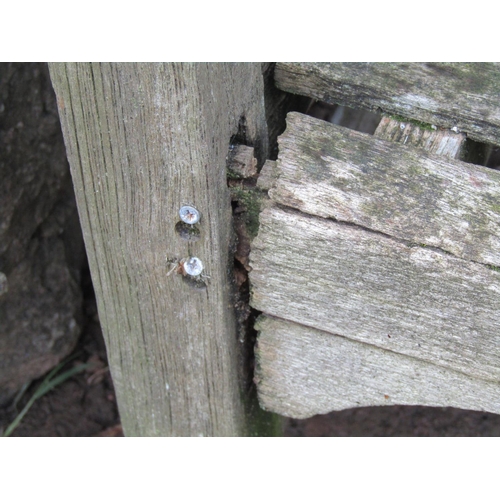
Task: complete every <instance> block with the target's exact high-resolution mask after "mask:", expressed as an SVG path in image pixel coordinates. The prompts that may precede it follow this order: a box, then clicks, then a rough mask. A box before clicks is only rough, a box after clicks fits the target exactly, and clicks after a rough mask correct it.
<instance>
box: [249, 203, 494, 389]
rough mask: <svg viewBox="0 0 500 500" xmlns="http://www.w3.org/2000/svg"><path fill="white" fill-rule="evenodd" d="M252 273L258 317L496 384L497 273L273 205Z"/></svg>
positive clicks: (263, 221) (265, 216) (263, 217)
mask: <svg viewBox="0 0 500 500" xmlns="http://www.w3.org/2000/svg"><path fill="white" fill-rule="evenodd" d="M250 265H251V267H252V271H251V273H250V280H251V283H252V300H251V305H252V307H254V308H255V309H258V310H260V311H263V312H265V313H267V314H270V315H272V316H276V317H279V318H283V319H288V320H291V321H294V322H297V323H300V324H303V325H307V326H311V327H314V328H318V329H320V330H324V331H327V332H329V333H332V334H336V335H341V336H345V337H348V338H351V339H355V340H359V341H362V342H366V343H368V344H372V345H375V346H379V347H381V348H384V349H387V350H391V351H394V352H399V353H401V354H406V355H409V356H412V357H414V358H419V359H422V360H425V361H429V362H432V363H435V364H437V365H440V366H443V367H448V368H452V369H456V370H458V371H461V372H463V373H465V374H468V375H470V376H475V377H480V378H483V379H485V380H492V381H500V334H499V331H498V325H499V324H500V308H499V306H498V304H499V303H500V272H497V271H494V270H492V269H489V268H488V267H487V266H484V265H482V264H476V263H473V262H468V261H464V260H462V259H459V258H456V257H453V256H451V255H448V254H445V253H444V252H442V251H439V250H434V249H430V248H423V247H420V246H412V245H409V244H407V243H405V242H402V241H398V240H396V239H393V238H390V237H387V236H384V235H382V234H379V233H374V232H371V231H367V230H365V229H362V228H359V227H357V226H353V225H349V224H345V223H338V222H334V221H332V220H327V219H321V218H319V217H312V216H309V215H305V214H302V213H300V212H297V211H291V210H283V209H280V208H276V207H267V208H266V209H264V211H263V212H261V214H260V230H259V234H258V236H257V237H256V238H255V240H254V241H253V243H252V252H251V254H250Z"/></svg>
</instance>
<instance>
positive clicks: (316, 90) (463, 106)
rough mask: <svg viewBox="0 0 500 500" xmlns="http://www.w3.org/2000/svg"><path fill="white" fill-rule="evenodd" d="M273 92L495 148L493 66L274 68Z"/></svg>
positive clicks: (499, 119) (499, 140)
mask: <svg viewBox="0 0 500 500" xmlns="http://www.w3.org/2000/svg"><path fill="white" fill-rule="evenodd" d="M274 77H275V83H276V85H277V87H278V88H280V89H282V90H285V91H287V92H292V93H294V94H302V95H306V96H309V97H314V98H316V99H319V100H322V101H326V102H328V103H332V104H333V103H339V104H345V105H347V106H352V107H366V108H368V109H371V110H375V111H380V110H382V111H385V112H389V113H396V114H400V115H403V116H405V117H407V118H412V119H416V120H420V121H423V122H426V123H431V124H434V125H438V126H443V127H446V128H453V127H458V129H459V130H460V131H463V132H466V133H467V135H468V136H469V137H472V138H473V139H476V140H478V141H481V142H488V143H493V144H497V145H500V100H499V99H498V96H499V95H500V64H499V63H277V65H276V68H275V73H274Z"/></svg>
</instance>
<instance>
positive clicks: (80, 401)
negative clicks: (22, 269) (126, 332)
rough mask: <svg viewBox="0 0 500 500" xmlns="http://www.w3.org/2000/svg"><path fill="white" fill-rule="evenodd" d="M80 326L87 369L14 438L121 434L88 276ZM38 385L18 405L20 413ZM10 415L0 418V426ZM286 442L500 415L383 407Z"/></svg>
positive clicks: (324, 418)
mask: <svg viewBox="0 0 500 500" xmlns="http://www.w3.org/2000/svg"><path fill="white" fill-rule="evenodd" d="M84 292H85V303H84V304H85V315H86V321H85V327H84V330H83V334H82V336H81V338H80V341H79V343H78V346H77V348H76V350H75V353H78V356H77V357H76V359H75V360H74V361H72V362H71V363H70V366H71V364H75V363H82V362H84V363H89V364H92V367H91V368H89V369H87V370H86V371H84V372H82V373H80V374H78V375H75V376H74V377H72V378H71V379H69V380H68V381H66V382H65V383H63V384H61V385H60V386H58V387H56V388H55V389H53V390H52V391H51V392H49V393H48V394H46V395H45V396H43V397H42V398H40V399H39V400H38V401H37V402H36V403H35V404H34V405H33V406H32V407H31V409H30V410H29V412H28V413H27V414H26V416H25V417H24V419H23V420H22V422H21V424H20V425H19V427H17V429H16V430H15V431H14V433H13V436H25V437H27V436H30V437H38V436H47V437H48V436H52V437H56V436H66V437H78V436H82V437H83V436H98V437H121V436H123V431H122V428H121V425H120V418H119V414H118V409H117V405H116V399H115V393H114V389H113V382H112V380H111V376H110V373H109V370H108V366H107V358H106V349H105V345H104V340H103V337H102V333H101V328H100V326H99V319H98V316H97V307H96V303H95V297H94V294H93V289H92V285H91V282H90V276H89V273H88V272H86V273H85V276H84ZM37 385H38V383H36V382H35V383H33V384H32V388H31V389H30V390H29V391H28V392H27V394H26V395H25V396H24V397H23V399H22V400H21V401H20V403H19V404H18V409H21V408H22V407H23V405H24V404H25V403H26V401H27V400H28V399H29V397H30V396H31V394H32V393H33V391H34V390H35V389H36V387H37ZM14 416H15V410H14V409H10V411H4V412H2V413H0V426H1V425H3V427H4V428H5V427H6V425H8V423H9V422H10V421H11V420H12V419H13V418H14ZM284 435H285V436H287V437H335V436H344V437H349V436H358V437H361V436H365V437H368V436H381V437H382V436H492V437H493V436H495V437H496V436H500V415H493V414H490V413H481V412H474V411H464V410H458V409H454V408H427V407H421V406H388V407H371V408H357V409H351V410H345V411H340V412H333V413H329V414H327V415H317V416H315V417H312V418H309V419H305V420H294V419H286V420H285V432H284Z"/></svg>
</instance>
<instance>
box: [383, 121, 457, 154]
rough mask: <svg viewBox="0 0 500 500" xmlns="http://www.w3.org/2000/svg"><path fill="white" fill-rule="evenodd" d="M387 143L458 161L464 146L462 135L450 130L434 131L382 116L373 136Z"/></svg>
mask: <svg viewBox="0 0 500 500" xmlns="http://www.w3.org/2000/svg"><path fill="white" fill-rule="evenodd" d="M373 135H374V136H375V137H378V138H380V139H385V140H387V141H392V142H399V143H401V144H407V145H408V146H414V147H420V148H423V149H425V150H426V151H428V152H429V153H434V154H437V155H442V156H444V157H447V158H454V159H458V158H459V157H460V154H461V152H462V149H463V147H464V145H465V139H466V136H465V134H464V133H460V132H452V131H451V130H437V129H436V128H435V127H434V130H433V129H432V128H431V129H428V128H422V126H420V125H418V124H415V123H412V122H409V121H406V122H405V121H401V120H396V119H394V118H391V117H389V116H383V117H382V119H381V120H380V123H379V125H378V127H377V129H376V130H375V133H374V134H373Z"/></svg>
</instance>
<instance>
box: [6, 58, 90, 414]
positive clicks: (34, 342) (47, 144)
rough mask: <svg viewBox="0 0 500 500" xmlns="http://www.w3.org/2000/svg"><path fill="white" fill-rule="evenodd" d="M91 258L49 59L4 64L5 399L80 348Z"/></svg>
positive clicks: (7, 399) (8, 398)
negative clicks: (85, 268) (84, 274)
mask: <svg viewBox="0 0 500 500" xmlns="http://www.w3.org/2000/svg"><path fill="white" fill-rule="evenodd" d="M84 260H85V253H84V247H83V238H82V233H81V229H80V226H79V222H78V215H77V211H76V203H75V199H74V193H73V187H72V183H71V177H70V173H69V167H68V163H67V160H66V152H65V148H64V143H63V138H62V134H61V128H60V124H59V118H58V114H57V108H56V102H55V95H54V92H53V90H52V85H51V83H50V77H49V73H48V69H47V65H46V64H43V63H29V64H28V63H2V64H0V406H1V405H5V404H7V403H8V402H9V400H10V399H11V398H12V396H13V395H14V394H15V393H16V392H17V391H18V390H19V389H20V388H21V387H22V386H23V384H25V383H26V382H29V381H30V380H33V379H36V378H38V377H41V376H42V375H44V374H45V373H46V372H47V371H48V370H50V369H51V368H52V367H53V366H55V365H56V364H57V363H59V361H61V359H63V358H64V357H66V356H67V355H68V354H69V353H70V352H71V351H72V349H73V348H74V346H75V344H76V341H77V340H78V336H79V333H80V323H81V310H82V292H81V290H80V271H81V269H82V265H83V263H84Z"/></svg>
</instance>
